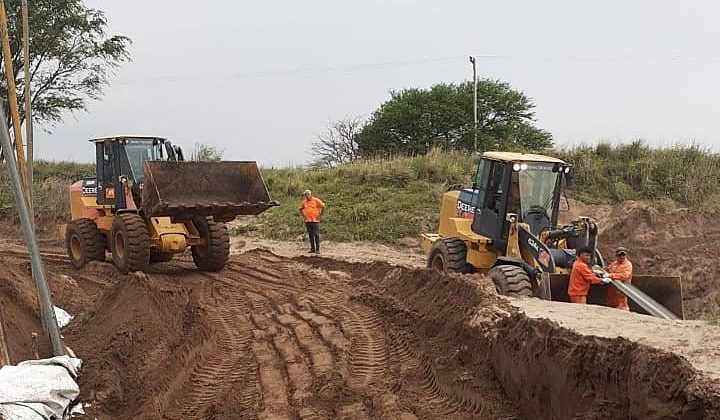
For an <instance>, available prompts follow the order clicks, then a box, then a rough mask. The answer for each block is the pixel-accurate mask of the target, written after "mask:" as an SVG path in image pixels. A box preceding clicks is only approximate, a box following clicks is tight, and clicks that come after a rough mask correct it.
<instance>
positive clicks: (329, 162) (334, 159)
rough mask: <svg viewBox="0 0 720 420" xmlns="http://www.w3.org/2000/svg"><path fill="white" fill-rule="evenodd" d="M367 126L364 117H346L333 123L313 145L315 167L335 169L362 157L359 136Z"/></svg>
mask: <svg viewBox="0 0 720 420" xmlns="http://www.w3.org/2000/svg"><path fill="white" fill-rule="evenodd" d="M364 125H365V120H364V119H363V118H362V117H358V116H354V117H345V118H343V119H341V120H337V121H334V122H331V123H330V124H329V125H328V127H327V129H326V130H325V132H323V133H322V134H319V135H318V136H317V140H316V141H314V142H313V144H312V153H313V155H314V156H315V161H314V162H313V165H314V166H321V167H333V166H337V165H342V164H344V163H351V162H354V161H356V160H358V158H359V157H360V155H359V153H358V144H357V141H356V140H357V138H356V137H357V135H358V134H359V133H360V131H361V130H362V128H363V126H364Z"/></svg>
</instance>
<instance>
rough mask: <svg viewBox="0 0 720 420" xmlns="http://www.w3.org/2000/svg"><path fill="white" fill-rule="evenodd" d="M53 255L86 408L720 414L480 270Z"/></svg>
mask: <svg viewBox="0 0 720 420" xmlns="http://www.w3.org/2000/svg"><path fill="white" fill-rule="evenodd" d="M26 261H27V260H26V257H25V256H23V255H22V253H21V252H19V251H16V250H11V249H5V250H4V251H3V252H1V253H0V264H2V265H3V266H4V267H7V269H6V270H5V274H4V277H5V281H4V282H2V287H0V304H2V306H3V308H4V309H5V321H6V325H7V327H8V328H7V329H8V331H9V332H10V335H11V337H13V338H15V337H18V339H17V340H14V343H13V346H12V349H11V352H12V357H13V358H14V359H15V360H20V359H24V358H28V357H30V353H29V347H28V340H29V338H28V337H27V336H29V334H30V333H31V332H32V331H36V332H40V329H39V327H38V325H37V321H38V320H37V317H36V316H34V315H33V310H34V306H35V305H34V299H33V295H32V292H31V289H30V287H31V283H30V276H29V272H28V270H27V263H26ZM47 263H48V271H49V273H50V275H49V277H50V282H51V288H52V290H53V297H54V299H55V302H56V304H57V305H58V306H62V307H63V308H65V309H67V310H69V311H70V312H71V313H73V314H75V315H76V319H75V320H74V321H73V322H72V324H71V325H70V326H69V327H68V328H66V329H64V330H63V334H64V336H65V339H66V342H67V344H69V345H70V347H72V348H73V349H74V350H75V352H77V353H78V355H79V356H80V357H82V358H83V360H84V366H83V370H82V376H81V377H80V385H81V389H82V394H81V397H80V399H81V401H83V402H84V403H89V404H90V406H89V407H86V411H87V412H88V415H87V418H94V417H98V418H113V419H146V418H147V419H150V418H153V419H155V418H173V419H176V418H188V419H207V418H214V419H239V418H303V419H304V418H338V417H343V418H402V419H412V418H508V419H509V418H548V419H549V418H577V417H580V418H687V419H692V418H698V419H699V418H718V417H720V414H719V413H720V397H719V396H718V395H719V393H718V390H720V386H718V384H717V382H715V381H713V380H711V379H709V378H708V377H707V376H705V375H704V374H703V373H700V372H698V371H697V370H696V369H695V368H694V367H693V366H692V365H691V364H690V363H689V362H688V361H687V360H685V359H683V358H682V357H680V356H678V355H676V354H673V353H671V352H666V351H663V350H659V349H655V348H652V347H648V346H645V345H642V344H638V343H636V342H632V341H628V340H626V339H621V338H599V337H594V336H584V335H580V334H577V333H575V332H573V331H571V330H568V329H565V328H563V327H560V326H559V325H558V324H556V323H554V322H551V321H548V320H544V319H533V318H530V317H528V316H525V315H524V314H522V313H521V312H520V311H519V310H518V309H517V308H516V307H515V306H513V305H512V304H511V302H510V301H508V300H506V299H504V298H502V297H499V296H497V295H496V294H495V293H494V291H493V290H492V287H491V286H490V285H489V283H487V282H486V281H485V280H484V279H482V278H480V277H474V276H459V275H444V274H440V273H437V272H432V271H427V270H419V269H408V268H399V267H395V266H391V265H388V264H385V263H372V264H363V263H347V262H341V261H335V260H331V259H325V258H318V257H313V258H310V257H299V258H295V259H291V258H284V257H280V256H277V255H274V254H272V253H270V252H267V251H253V252H249V253H245V254H241V255H238V256H234V257H233V258H232V259H231V263H230V264H229V265H228V267H227V268H226V269H225V270H223V271H222V272H220V273H211V274H206V273H200V272H198V271H196V270H195V268H194V266H193V265H192V263H191V262H190V261H189V260H188V259H187V257H181V258H178V259H176V260H174V261H172V262H169V263H163V264H159V265H157V266H155V267H154V268H153V270H152V271H151V272H150V273H148V274H140V273H136V274H130V275H121V274H119V273H118V272H117V271H116V270H115V269H114V267H112V266H111V265H110V264H107V263H93V264H90V265H89V266H88V267H86V268H84V269H82V270H71V269H69V267H68V264H67V263H66V262H64V261H63V259H62V258H59V257H58V258H56V259H50V260H49V261H48V262H47ZM598 322H602V319H598Z"/></svg>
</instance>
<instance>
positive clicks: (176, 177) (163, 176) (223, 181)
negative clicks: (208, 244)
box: [142, 161, 278, 222]
mask: <svg viewBox="0 0 720 420" xmlns="http://www.w3.org/2000/svg"><path fill="white" fill-rule="evenodd" d="M144 166H145V176H144V180H143V187H142V210H143V213H144V214H145V216H146V217H156V216H171V217H174V218H176V219H190V218H192V217H195V216H214V218H215V220H216V221H222V222H227V221H230V220H233V219H234V218H235V217H236V216H239V215H257V214H260V213H262V212H263V211H265V210H267V209H269V208H270V207H273V206H277V205H278V204H277V203H276V202H274V201H272V200H271V199H270V195H269V193H268V190H267V186H266V185H265V181H264V180H263V178H262V175H261V174H260V170H259V169H258V166H257V163H256V162H252V161H247V162H229V161H223V162H167V161H146V162H145V165H144Z"/></svg>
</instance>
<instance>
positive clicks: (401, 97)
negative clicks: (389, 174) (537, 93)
mask: <svg viewBox="0 0 720 420" xmlns="http://www.w3.org/2000/svg"><path fill="white" fill-rule="evenodd" d="M534 107H535V105H534V104H533V102H532V101H531V100H530V98H528V97H527V96H526V95H525V94H523V93H522V92H518V91H516V90H513V89H512V88H511V87H510V85H508V84H507V83H503V82H499V81H493V80H481V81H479V82H478V136H477V137H478V149H479V150H480V151H484V150H489V149H506V150H507V149H511V150H522V149H528V150H540V149H544V148H548V147H550V146H552V136H551V134H550V133H548V132H547V131H544V130H541V129H539V128H537V127H535V126H534V125H533V122H534V113H533V109H534ZM357 143H358V147H359V151H360V154H361V155H363V156H377V155H391V154H408V153H409V154H424V153H426V152H427V151H428V150H430V149H432V148H434V147H442V148H447V149H457V150H466V151H470V150H472V149H473V145H474V123H473V85H472V82H465V83H461V84H452V83H451V84H445V83H441V84H437V85H434V86H432V87H431V88H430V89H416V88H412V89H404V90H401V91H398V92H391V98H390V100H388V101H387V102H385V103H384V104H382V105H381V106H380V108H379V109H378V110H376V111H375V112H374V113H373V115H372V116H371V118H370V119H369V121H368V122H367V124H366V125H365V127H364V128H363V130H362V131H361V132H360V134H359V135H358V136H357Z"/></svg>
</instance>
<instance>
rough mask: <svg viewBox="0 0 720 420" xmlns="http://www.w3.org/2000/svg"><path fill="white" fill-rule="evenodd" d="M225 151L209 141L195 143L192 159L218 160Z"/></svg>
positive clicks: (198, 160) (191, 152)
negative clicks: (208, 142)
mask: <svg viewBox="0 0 720 420" xmlns="http://www.w3.org/2000/svg"><path fill="white" fill-rule="evenodd" d="M222 155H223V151H222V150H220V149H218V148H217V147H215V146H211V145H209V144H207V143H195V144H193V147H192V150H191V151H190V160H191V161H194V162H218V161H220V160H222Z"/></svg>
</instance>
